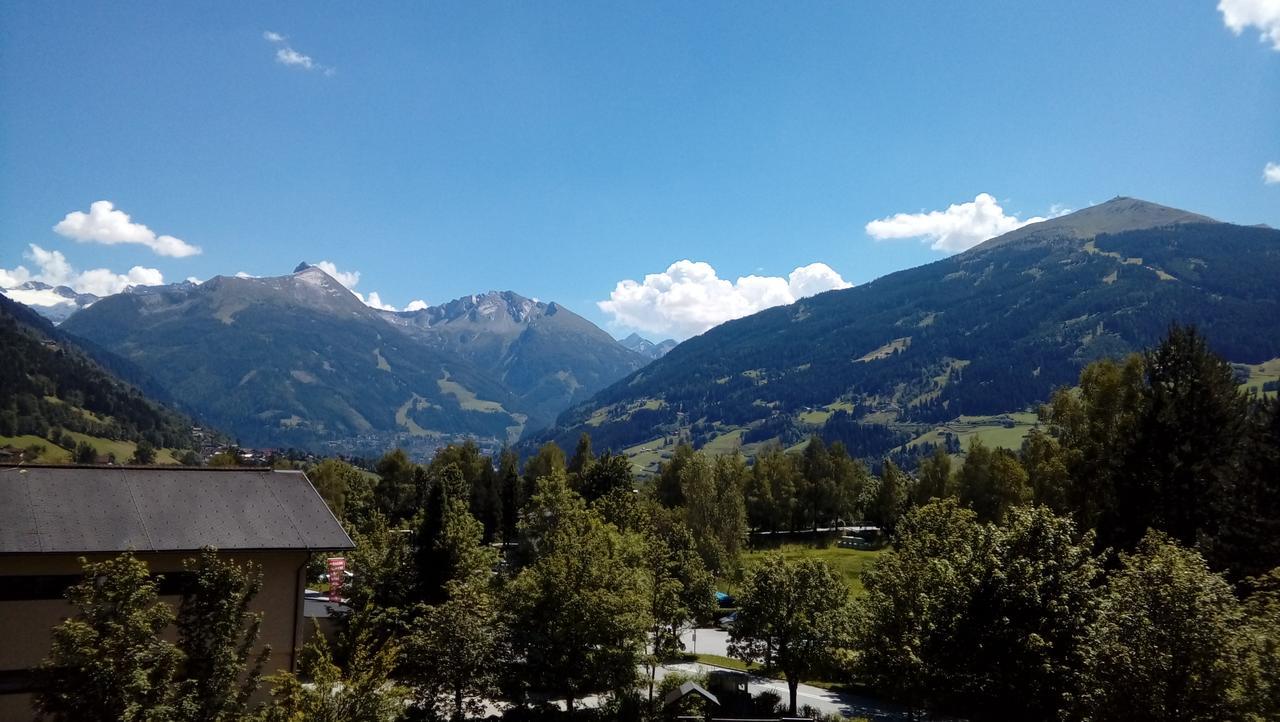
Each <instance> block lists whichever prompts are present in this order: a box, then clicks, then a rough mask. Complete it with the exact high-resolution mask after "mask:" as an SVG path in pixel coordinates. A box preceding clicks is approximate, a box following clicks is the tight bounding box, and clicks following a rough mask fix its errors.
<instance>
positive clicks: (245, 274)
mask: <svg viewBox="0 0 1280 722" xmlns="http://www.w3.org/2000/svg"><path fill="white" fill-rule="evenodd" d="M236 278H260V276H255V275H253V274H252V273H249V272H247V271H236Z"/></svg>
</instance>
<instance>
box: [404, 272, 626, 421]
mask: <svg viewBox="0 0 1280 722" xmlns="http://www.w3.org/2000/svg"><path fill="white" fill-rule="evenodd" d="M382 317H383V318H385V319H386V320H387V321H389V322H390V323H391V324H392V325H395V326H397V327H399V328H401V329H403V330H404V331H406V332H407V333H408V334H409V335H411V336H413V337H415V338H418V339H420V340H422V341H424V342H425V343H427V344H428V345H430V346H432V347H433V348H439V349H444V350H447V351H450V352H452V353H456V354H458V355H459V356H462V357H463V358H465V359H467V360H468V361H470V362H471V363H473V364H475V365H476V366H477V367H479V368H481V369H484V370H486V371H488V372H490V373H492V374H493V375H495V376H496V377H497V378H498V379H499V380H500V381H501V382H502V383H503V384H504V385H506V386H507V388H509V389H510V390H511V391H512V393H513V394H515V396H516V399H517V401H516V405H517V406H519V407H520V408H521V409H522V410H524V411H525V412H526V413H528V414H530V415H531V416H532V418H533V421H532V423H534V424H535V425H537V426H545V425H549V424H551V423H552V422H553V421H555V417H556V415H557V414H559V412H561V411H563V410H564V409H566V408H568V407H569V406H570V405H571V404H574V403H578V402H581V401H583V400H585V399H587V398H588V397H589V396H590V395H591V394H594V393H595V392H596V391H599V390H600V389H602V388H604V387H605V386H607V385H608V384H609V383H612V382H613V381H616V380H617V379H620V378H622V377H623V376H626V375H627V374H629V373H631V372H632V371H635V370H636V369H638V368H640V367H641V366H643V365H644V364H645V362H646V359H645V358H644V357H642V356H640V355H638V354H635V353H632V352H630V351H628V350H627V349H626V348H624V347H623V346H622V345H621V344H619V343H618V342H617V341H615V340H614V339H613V337H611V336H609V334H607V333H605V332H604V331H602V330H601V329H600V328H598V327H597V326H595V324H592V323H591V322H590V321H588V320H586V319H585V318H583V317H581V316H579V315H577V314H576V313H574V312H572V311H570V310H569V309H567V308H565V307H563V306H561V305H559V304H557V303H546V302H542V301H535V300H532V299H529V298H525V297H524V296H521V295H520V294H518V293H515V292H513V291H489V292H488V293H484V294H479V295H471V296H464V297H463V298H459V299H455V300H453V301H450V302H448V303H445V304H442V305H439V306H430V307H427V308H424V309H420V310H417V311H400V312H392V311H383V312H382Z"/></svg>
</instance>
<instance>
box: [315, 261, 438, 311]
mask: <svg viewBox="0 0 1280 722" xmlns="http://www.w3.org/2000/svg"><path fill="white" fill-rule="evenodd" d="M312 265H313V266H315V267H316V268H319V269H320V270H321V271H324V272H325V273H327V274H329V275H330V276H332V277H333V280H335V281H337V282H338V283H341V284H342V285H343V286H344V287H346V289H347V290H348V291H350V292H351V294H352V295H353V296H355V297H356V298H358V299H360V302H361V303H363V304H364V305H366V306H369V307H370V308H376V309H378V310H379V311H398V310H399V309H397V308H396V307H395V306H393V305H391V304H389V303H384V302H383V300H382V297H381V296H379V295H378V292H377V291H370V292H369V295H368V296H367V297H366V296H365V295H364V294H363V293H360V292H359V291H357V290H356V285H357V284H359V283H360V272H359V271H343V270H341V269H339V268H338V264H336V263H334V262H333V261H320V262H318V263H313V264H312ZM414 303H422V302H421V301H415V302H414ZM409 305H410V306H412V305H413V304H412V303H411V304H409ZM425 307H426V304H425V303H423V308H425ZM408 310H412V309H408Z"/></svg>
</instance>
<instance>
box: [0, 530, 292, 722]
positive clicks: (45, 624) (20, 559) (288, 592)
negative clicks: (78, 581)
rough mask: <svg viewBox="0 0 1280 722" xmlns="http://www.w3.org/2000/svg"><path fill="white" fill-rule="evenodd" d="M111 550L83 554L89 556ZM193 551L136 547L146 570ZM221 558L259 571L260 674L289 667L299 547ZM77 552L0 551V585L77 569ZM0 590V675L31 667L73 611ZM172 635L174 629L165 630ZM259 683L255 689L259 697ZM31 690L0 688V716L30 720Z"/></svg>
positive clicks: (165, 568) (169, 567)
mask: <svg viewBox="0 0 1280 722" xmlns="http://www.w3.org/2000/svg"><path fill="white" fill-rule="evenodd" d="M110 556H112V555H102V554H98V555H89V558H90V559H91V560H94V561H98V560H101V559H106V558H109V557H110ZM192 556H194V555H193V554H189V553H139V554H137V557H138V558H139V559H141V560H142V561H145V562H146V563H147V565H148V566H149V567H150V568H151V571H152V573H156V574H163V573H165V572H178V571H182V560H183V559H187V558H190V557H192ZM224 556H225V557H226V558H229V559H233V560H235V561H237V562H240V563H244V562H246V561H248V562H252V563H254V564H256V565H258V566H259V567H260V568H261V571H262V590H261V591H260V592H259V593H258V595H257V596H256V597H255V598H254V600H253V602H252V604H251V608H252V609H253V611H255V612H261V613H262V615H263V618H262V630H261V633H260V634H259V636H258V646H257V648H255V650H254V653H255V654H256V653H257V652H258V651H259V650H261V648H262V647H263V646H264V645H269V646H270V647H271V658H270V660H269V661H268V662H267V666H266V672H265V674H266V675H270V674H272V673H274V672H276V671H279V670H286V669H288V670H291V669H293V664H294V656H295V651H296V648H297V647H300V646H301V645H302V632H303V628H302V594H303V588H304V584H305V581H306V579H305V572H306V563H307V559H308V557H309V555H308V553H307V552H305V551H276V552H227V553H226V554H224ZM80 571H81V569H80V563H79V561H78V556H77V555H74V554H17V555H0V585H6V584H8V583H9V582H7V581H6V579H5V578H6V577H14V576H36V575H78V574H79V573H80ZM4 596H5V595H3V594H0V675H3V674H4V673H6V672H17V671H22V670H32V669H35V668H36V667H37V666H38V665H39V664H40V661H41V660H43V659H44V658H45V657H46V656H48V654H49V649H50V646H51V644H52V639H53V637H52V631H51V630H52V629H53V627H54V626H56V625H57V624H58V623H60V622H61V621H62V620H63V619H66V618H67V617H70V616H72V615H74V614H75V608H74V607H72V606H71V604H69V603H68V602H67V601H66V600H64V599H61V598H57V599H23V600H8V601H6V600H5V599H4ZM161 599H162V600H164V601H166V602H168V603H170V604H172V605H174V607H175V611H176V607H177V604H178V602H179V598H178V597H176V596H164V597H161ZM166 636H167V637H168V638H170V639H175V638H176V636H177V632H176V629H174V628H172V627H171V628H170V629H169V630H168V632H167V634H166ZM267 691H268V690H266V689H265V687H264V688H263V689H261V690H259V692H258V698H259V699H265V697H266V694H267ZM33 716H34V714H33V712H32V710H31V695H29V694H0V722H9V721H10V720H30V719H32V717H33Z"/></svg>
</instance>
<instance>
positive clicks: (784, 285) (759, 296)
mask: <svg viewBox="0 0 1280 722" xmlns="http://www.w3.org/2000/svg"><path fill="white" fill-rule="evenodd" d="M850 285H852V284H850V283H848V282H847V281H845V280H844V279H843V278H841V277H840V274H838V273H836V272H835V271H834V270H833V269H832V268H831V267H830V266H828V265H826V264H825V263H811V264H809V265H807V266H801V267H800V268H797V269H795V270H794V271H792V272H791V274H790V275H789V276H787V277H786V278H782V277H779V276H756V275H751V276H743V277H740V278H739V279H738V280H737V281H730V280H728V279H725V278H720V277H719V276H718V275H717V274H716V269H715V268H713V267H712V266H711V264H709V263H704V262H702V261H690V260H683V261H676V262H675V263H673V264H671V265H670V266H668V267H667V270H665V271H663V272H662V273H651V274H649V275H647V276H645V277H644V281H641V282H636V281H633V280H630V279H627V280H623V281H619V282H618V284H617V286H616V287H615V288H614V289H613V292H612V293H610V294H609V300H607V301H599V302H597V303H596V306H598V307H599V308H600V310H601V311H603V312H605V313H607V314H609V315H610V316H611V317H612V318H613V322H614V323H615V324H616V325H618V326H622V327H625V328H634V329H638V330H641V331H648V332H652V333H657V334H663V335H669V336H674V337H677V338H688V337H689V336H694V335H696V334H700V333H702V332H703V331H706V330H707V329H709V328H711V327H713V326H716V325H718V324H721V323H724V322H725V321H730V320H732V319H735V318H741V317H742V316H747V315H750V314H753V313H755V312H757V311H761V310H764V309H766V308H770V307H772V306H780V305H783V304H788V303H794V302H795V301H796V300H798V299H800V298H804V297H806V296H812V295H813V294H815V293H821V292H823V291H830V290H833V289H837V288H849V286H850Z"/></svg>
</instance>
